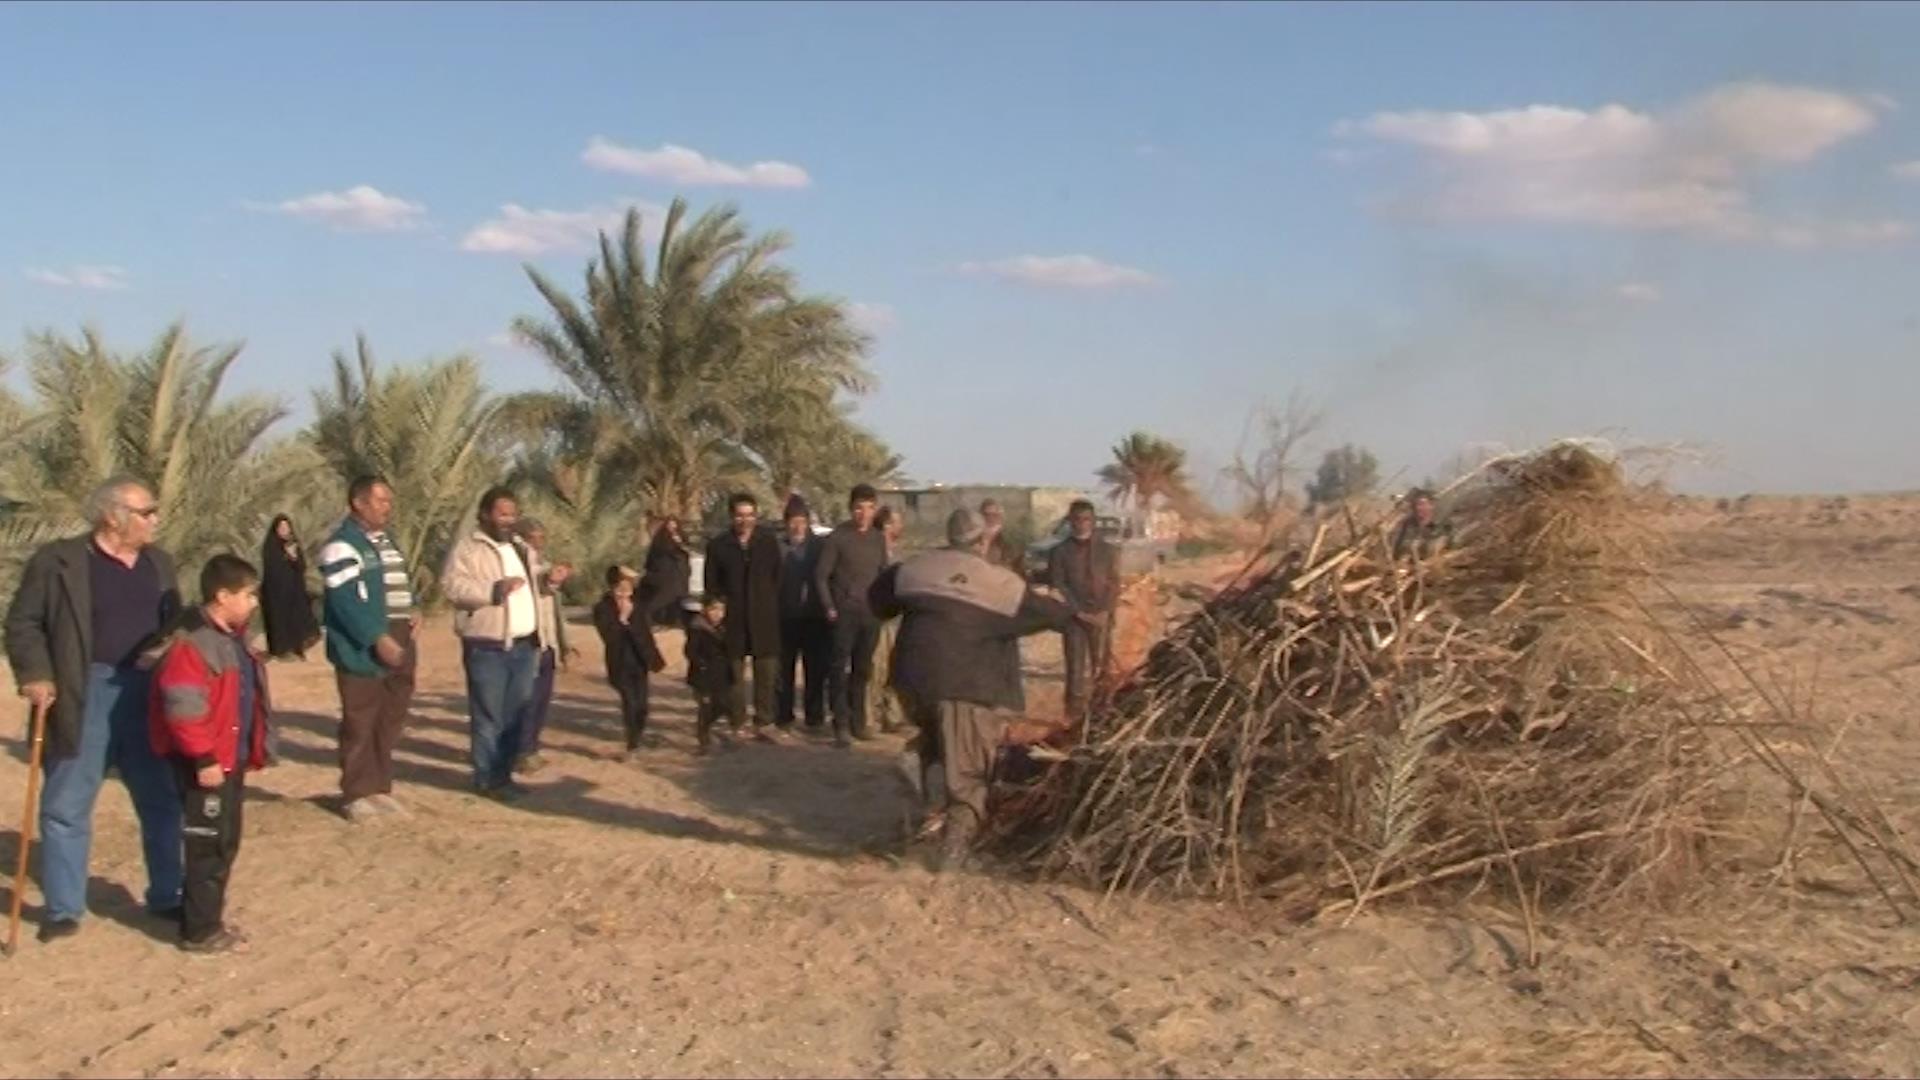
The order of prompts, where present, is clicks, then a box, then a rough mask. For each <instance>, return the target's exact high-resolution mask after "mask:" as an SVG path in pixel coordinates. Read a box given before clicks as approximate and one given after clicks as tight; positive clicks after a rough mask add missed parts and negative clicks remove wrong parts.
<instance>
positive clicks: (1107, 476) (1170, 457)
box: [1097, 431, 1189, 518]
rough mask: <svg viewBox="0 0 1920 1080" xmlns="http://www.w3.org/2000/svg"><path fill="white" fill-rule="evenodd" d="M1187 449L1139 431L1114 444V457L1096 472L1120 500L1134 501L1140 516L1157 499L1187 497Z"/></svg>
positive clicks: (1165, 500)
mask: <svg viewBox="0 0 1920 1080" xmlns="http://www.w3.org/2000/svg"><path fill="white" fill-rule="evenodd" d="M1186 469H1187V452H1186V451H1185V450H1182V449H1181V448H1180V447H1178V446H1175V445H1174V444H1173V443H1171V442H1168V441H1167V440H1165V439H1162V438H1160V437H1159V436H1157V435H1150V434H1148V433H1147V432H1144V431H1136V432H1134V433H1133V434H1131V435H1128V436H1127V437H1126V438H1124V439H1122V440H1120V442H1119V444H1118V445H1116V446H1115V447H1114V448H1113V461H1112V462H1111V463H1109V464H1107V465H1103V466H1101V467H1100V471H1099V473H1098V474H1097V475H1098V476H1099V477H1100V481H1101V483H1104V484H1106V485H1107V489H1108V492H1109V494H1111V495H1112V496H1113V500H1114V501H1115V502H1117V503H1122V504H1125V503H1128V502H1131V503H1132V504H1133V506H1134V509H1135V511H1136V512H1137V513H1138V514H1139V515H1140V517H1141V518H1145V517H1146V515H1147V514H1148V513H1150V512H1151V511H1152V510H1153V503H1154V500H1156V499H1158V500H1160V501H1162V502H1178V501H1181V500H1184V499H1186V498H1187V497H1188V493H1189V492H1188V486H1187V473H1186Z"/></svg>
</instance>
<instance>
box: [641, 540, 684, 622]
mask: <svg viewBox="0 0 1920 1080" xmlns="http://www.w3.org/2000/svg"><path fill="white" fill-rule="evenodd" d="M692 591H693V553H692V552H690V551H688V550H687V549H686V548H685V547H683V546H681V545H679V544H676V543H674V542H673V539H672V538H671V537H669V536H668V535H667V530H666V529H665V527H662V528H660V529H658V530H656V531H655V532H654V534H653V540H652V542H650V543H649V544H647V562H646V565H645V566H644V567H642V568H641V574H640V587H639V589H637V590H635V593H634V595H636V596H639V595H642V594H644V595H645V596H646V597H647V607H646V611H647V614H648V615H649V616H650V617H651V618H652V619H653V620H654V622H655V624H656V625H661V626H679V625H682V623H681V619H680V601H682V600H685V599H686V598H687V595H688V594H689V593H690V592H692Z"/></svg>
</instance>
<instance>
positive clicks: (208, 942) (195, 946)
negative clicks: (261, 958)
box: [180, 929, 247, 956]
mask: <svg viewBox="0 0 1920 1080" xmlns="http://www.w3.org/2000/svg"><path fill="white" fill-rule="evenodd" d="M180 951H181V952H187V953H193V954H194V955H196V956H218V955H220V954H221V953H241V952H246V951H247V943H246V941H245V940H244V939H242V938H241V937H240V936H239V935H238V934H235V933H233V932H232V931H230V930H225V929H221V930H216V931H214V932H213V936H211V937H208V938H206V939H204V940H201V941H184V940H183V941H181V942H180Z"/></svg>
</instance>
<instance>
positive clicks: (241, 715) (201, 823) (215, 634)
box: [145, 555, 269, 953]
mask: <svg viewBox="0 0 1920 1080" xmlns="http://www.w3.org/2000/svg"><path fill="white" fill-rule="evenodd" d="M200 600H201V607H200V608H199V609H198V610H195V611H189V612H187V613H186V614H184V615H183V616H182V617H181V618H180V620H179V621H178V623H177V624H176V625H175V627H174V629H173V632H172V633H171V634H169V635H168V636H167V637H166V638H164V639H162V640H161V641H160V642H159V643H158V644H157V645H156V646H154V648H153V649H152V650H150V651H149V652H148V653H147V655H146V658H145V659H147V660H148V661H149V662H153V661H157V666H156V668H155V670H154V676H153V707H152V710H151V711H150V713H149V714H148V735H149V738H150V740H151V742H152V744H153V752H154V753H155V754H157V755H160V756H161V757H163V758H165V759H168V760H169V761H171V762H172V764H173V768H174V771H175V773H176V775H177V776H178V778H179V783H180V795H181V799H182V802H183V804H184V810H185V819H186V827H185V832H186V867H187V874H186V889H185V896H184V898H183V899H184V903H183V905H182V906H181V910H180V947H181V948H182V949H185V950H186V951H188V952H192V953H223V952H234V951H239V950H241V949H243V948H244V946H245V944H246V939H245V938H244V937H243V936H241V934H240V932H239V931H238V930H236V929H235V928H233V927H231V926H228V925H227V924H226V921H225V913H226V907H227V879H228V878H229V877H230V876H231V875H232V873H233V862H234V859H235V858H237V857H238V856H239V854H240V801H241V799H242V797H243V796H244V795H245V792H246V780H245V777H246V774H247V773H248V772H249V771H250V770H253V769H261V768H265V767H266V766H267V764H268V761H269V755H268V753H267V712H268V704H267V676H266V669H265V666H264V665H263V664H261V662H260V656H259V654H258V653H256V652H254V651H253V649H252V647H251V646H249V645H248V644H247V622H248V620H250V619H252V618H253V612H254V609H255V608H257V607H259V606H260V575H259V574H258V573H257V572H256V571H255V570H254V568H253V567H252V566H249V565H248V564H247V562H246V560H244V559H241V558H239V557H238V556H234V555H215V556H214V557H213V558H211V559H209V560H207V565H206V568H205V569H203V570H201V571H200Z"/></svg>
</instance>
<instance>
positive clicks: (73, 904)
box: [40, 664, 184, 921]
mask: <svg viewBox="0 0 1920 1080" xmlns="http://www.w3.org/2000/svg"><path fill="white" fill-rule="evenodd" d="M147 687H148V678H147V673H146V672H144V671H124V670H120V669H117V668H114V667H111V666H108V665H106V664H94V665H93V666H92V667H91V668H90V669H89V670H88V672H87V705H86V711H85V713H84V714H83V715H82V717H81V721H80V747H79V753H77V754H75V755H74V756H73V757H70V758H60V759H58V760H55V761H49V762H47V763H46V774H47V785H46V791H45V792H44V793H43V794H42V795H41V797H40V836H41V838H42V839H41V846H40V890H41V892H42V893H44V894H45V895H46V898H47V913H46V917H47V919H48V920H49V921H56V920H76V919H79V918H80V917H81V916H82V915H84V914H86V910H87V856H88V853H89V851H90V849H91V848H92V846H93V804H94V802H95V801H96V800H97V799H98V798H99V796H100V785H101V784H102V783H103V782H104V781H105V779H106V775H107V768H108V766H113V767H116V768H118V769H119V770H120V779H121V781H122V782H124V783H125V784H126V785H127V793H128V794H129V795H131V796H132V797H133V812H134V813H135V814H136V815H138V816H139V818H140V843H141V846H142V847H143V848H145V850H146V856H147V907H148V908H150V909H152V910H155V911H160V910H165V909H168V908H177V907H179V906H180V886H181V883H182V880H183V878H184V874H183V871H182V868H181V860H182V852H183V850H184V849H183V848H182V846H181V845H182V838H181V834H180V789H179V786H178V784H177V782H176V780H175V779H174V775H173V767H172V766H171V765H169V764H168V763H167V762H166V760H165V759H163V758H161V757H160V756H159V755H157V754H155V753H154V752H153V744H152V743H151V742H150V741H149V740H148V735H147V708H148V702H147Z"/></svg>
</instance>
